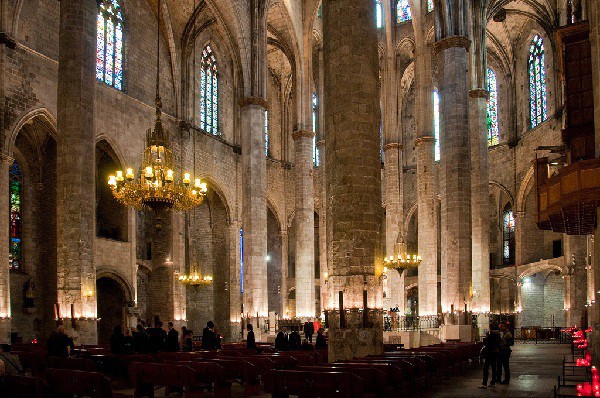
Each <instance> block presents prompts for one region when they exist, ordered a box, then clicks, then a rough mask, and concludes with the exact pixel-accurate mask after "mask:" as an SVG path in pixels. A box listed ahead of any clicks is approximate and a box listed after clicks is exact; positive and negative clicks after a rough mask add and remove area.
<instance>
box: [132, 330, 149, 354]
mask: <svg viewBox="0 0 600 398" xmlns="http://www.w3.org/2000/svg"><path fill="white" fill-rule="evenodd" d="M133 350H134V351H135V352H138V353H147V352H148V333H146V329H144V326H143V325H142V324H138V325H137V332H136V333H135V334H134V335H133Z"/></svg>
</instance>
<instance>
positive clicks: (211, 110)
mask: <svg viewBox="0 0 600 398" xmlns="http://www.w3.org/2000/svg"><path fill="white" fill-rule="evenodd" d="M200 65H201V66H200V128H201V129H202V130H204V131H206V132H207V133H210V134H213V135H219V77H218V74H219V70H218V69H217V59H216V58H215V55H214V54H213V51H212V49H211V48H210V46H206V47H204V50H202V62H201V64H200Z"/></svg>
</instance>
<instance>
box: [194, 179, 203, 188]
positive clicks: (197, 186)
mask: <svg viewBox="0 0 600 398" xmlns="http://www.w3.org/2000/svg"><path fill="white" fill-rule="evenodd" d="M201 187H202V182H201V181H200V179H199V178H196V180H195V181H194V188H197V189H200V188H201Z"/></svg>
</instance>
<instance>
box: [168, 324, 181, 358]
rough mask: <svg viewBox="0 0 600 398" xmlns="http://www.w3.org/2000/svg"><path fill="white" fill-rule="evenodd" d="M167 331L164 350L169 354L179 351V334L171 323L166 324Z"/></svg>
mask: <svg viewBox="0 0 600 398" xmlns="http://www.w3.org/2000/svg"><path fill="white" fill-rule="evenodd" d="M167 325H168V328H169V331H168V332H167V341H166V350H167V351H170V352H176V351H179V332H178V331H177V330H175V328H174V327H173V322H169V323H168V324H167Z"/></svg>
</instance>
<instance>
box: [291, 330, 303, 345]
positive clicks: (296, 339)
mask: <svg viewBox="0 0 600 398" xmlns="http://www.w3.org/2000/svg"><path fill="white" fill-rule="evenodd" d="M301 345H302V338H301V337H300V333H298V331H297V330H296V329H295V328H294V330H293V331H292V333H290V340H289V347H290V350H299V349H300V346H301Z"/></svg>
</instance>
